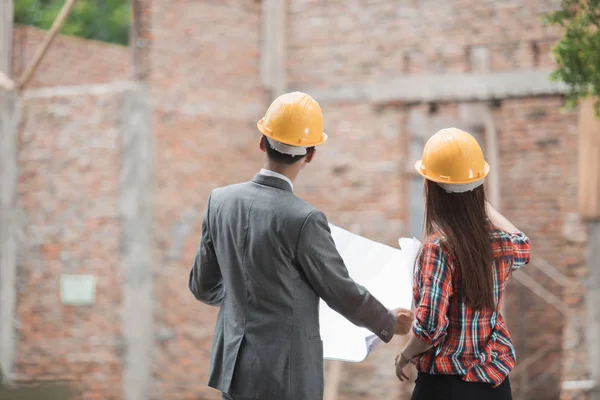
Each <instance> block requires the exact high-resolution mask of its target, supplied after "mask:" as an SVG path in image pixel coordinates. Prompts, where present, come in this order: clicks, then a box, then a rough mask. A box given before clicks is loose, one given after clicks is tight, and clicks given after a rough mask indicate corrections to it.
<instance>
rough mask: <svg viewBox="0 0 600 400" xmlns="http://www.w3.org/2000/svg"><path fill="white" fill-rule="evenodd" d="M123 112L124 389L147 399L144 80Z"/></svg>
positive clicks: (128, 95)
mask: <svg viewBox="0 0 600 400" xmlns="http://www.w3.org/2000/svg"><path fill="white" fill-rule="evenodd" d="M120 117H121V118H120V131H121V137H122V149H121V173H120V198H119V211H120V216H121V221H122V239H121V262H122V266H123V270H124V277H125V293H124V299H123V302H124V303H123V313H122V318H123V321H122V322H123V335H124V339H125V340H124V342H125V360H124V364H125V365H124V377H123V391H124V400H147V399H148V398H150V383H151V379H152V365H153V362H152V360H153V351H154V334H153V332H154V324H153V312H154V305H153V294H152V287H153V282H152V281H153V271H152V243H151V241H152V233H151V232H152V192H153V183H152V180H153V171H154V168H153V166H154V162H153V154H154V144H153V137H152V128H151V121H152V111H151V106H150V96H149V93H148V88H147V87H146V86H145V85H144V84H143V83H139V84H137V85H136V86H135V87H134V88H133V89H130V90H127V91H126V92H125V93H124V94H123V105H122V107H121V116H120Z"/></svg>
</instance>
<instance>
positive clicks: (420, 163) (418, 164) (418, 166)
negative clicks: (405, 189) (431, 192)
mask: <svg viewBox="0 0 600 400" xmlns="http://www.w3.org/2000/svg"><path fill="white" fill-rule="evenodd" d="M414 167H415V170H416V171H417V172H418V174H419V175H421V176H422V177H423V178H425V179H427V180H428V181H432V182H436V183H447V184H450V185H452V184H454V185H465V184H467V183H473V182H477V181H480V180H482V179H484V178H485V177H487V176H488V175H489V173H490V165H489V164H488V163H487V162H486V163H485V169H484V172H483V174H482V175H481V176H478V177H476V178H473V179H467V180H462V181H452V180H448V179H442V178H439V177H434V176H430V175H428V174H427V171H425V168H424V167H423V160H419V161H417V162H416V163H415V164H414Z"/></svg>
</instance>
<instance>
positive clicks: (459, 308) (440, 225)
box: [396, 128, 530, 400]
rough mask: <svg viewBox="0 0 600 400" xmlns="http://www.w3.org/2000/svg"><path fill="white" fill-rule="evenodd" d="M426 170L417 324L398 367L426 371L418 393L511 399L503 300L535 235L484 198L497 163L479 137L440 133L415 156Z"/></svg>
mask: <svg viewBox="0 0 600 400" xmlns="http://www.w3.org/2000/svg"><path fill="white" fill-rule="evenodd" d="M415 167H416V169H417V171H418V172H419V173H420V174H421V175H423V176H424V177H425V178H426V181H425V193H426V217H425V235H426V237H425V240H424V242H423V245H422V247H421V249H420V251H419V255H418V257H417V262H416V266H415V274H414V289H413V292H414V293H413V295H414V301H415V307H416V310H415V322H414V324H413V329H412V331H411V333H410V338H409V341H408V343H407V344H406V346H405V347H404V349H403V350H402V351H401V352H400V354H399V355H398V356H397V357H396V375H397V376H398V378H399V379H400V380H401V381H404V380H407V379H408V377H407V375H406V373H405V372H404V369H405V367H406V366H407V365H408V364H409V363H410V362H412V363H413V364H414V365H415V366H416V368H417V371H418V377H417V380H416V385H415V389H414V392H413V395H412V399H413V400H419V399H427V400H436V399H461V400H468V399H485V400H488V399H489V400H494V399H498V400H500V399H502V400H504V399H512V395H511V390H510V382H509V379H508V374H509V373H510V371H511V369H512V368H513V367H514V365H515V349H514V346H513V344H512V341H511V338H510V334H509V332H508V329H507V327H506V323H505V322H504V319H503V318H502V315H501V314H500V304H502V297H503V294H504V289H505V287H506V283H507V281H508V278H509V277H510V275H511V273H512V272H513V271H515V270H517V269H519V268H520V267H522V266H523V265H525V264H527V263H528V262H529V252H530V245H529V239H528V238H527V236H525V235H524V234H523V233H522V232H520V231H519V230H518V229H517V228H516V227H515V226H514V225H513V224H512V223H510V222H509V221H508V220H507V219H506V218H504V217H503V216H502V215H500V214H499V213H498V212H497V211H496V210H494V209H493V208H492V207H491V206H490V205H489V204H488V203H487V202H486V200H485V192H484V187H483V182H484V179H485V177H486V176H487V174H488V173H489V165H488V164H487V163H486V162H485V160H484V159H483V154H482V152H481V148H480V147H479V144H478V143H477V141H476V140H475V138H473V137H472V136H471V135H469V134H468V133H466V132H463V131H460V130H458V129H455V128H450V129H444V130H441V131H440V132H438V133H436V134H435V135H434V136H433V137H432V138H431V139H430V140H429V141H428V142H427V144H426V146H425V150H424V152H423V159H422V160H421V161H418V162H417V163H416V164H415Z"/></svg>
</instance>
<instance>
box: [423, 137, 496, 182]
mask: <svg viewBox="0 0 600 400" xmlns="http://www.w3.org/2000/svg"><path fill="white" fill-rule="evenodd" d="M415 169H416V170H417V172H418V173H419V174H421V175H422V176H423V177H424V178H426V179H428V180H430V181H433V182H437V183H448V184H457V185H463V184H467V183H473V182H477V181H480V180H482V179H483V178H485V177H486V176H487V175H488V174H489V172H490V166H489V165H488V163H487V162H485V160H484V158H483V152H482V151H481V147H480V146H479V143H477V140H476V139H475V138H474V137H473V136H471V135H470V134H468V133H467V132H464V131H461V130H460V129H456V128H446V129H442V130H441V131H439V132H437V133H436V134H435V135H433V136H432V137H431V138H430V139H429V140H428V141H427V144H425V149H424V150H423V159H422V160H419V161H417V162H416V163H415Z"/></svg>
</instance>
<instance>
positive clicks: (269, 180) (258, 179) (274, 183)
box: [252, 174, 294, 193]
mask: <svg viewBox="0 0 600 400" xmlns="http://www.w3.org/2000/svg"><path fill="white" fill-rule="evenodd" d="M252 182H254V183H257V184H259V185H263V186H269V187H273V188H276V189H281V190H285V191H287V192H291V193H293V192H294V191H293V190H292V187H291V186H290V184H289V183H287V182H286V181H284V180H283V179H279V178H276V177H274V176H266V175H262V174H257V175H256V176H255V177H254V179H252Z"/></svg>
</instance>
